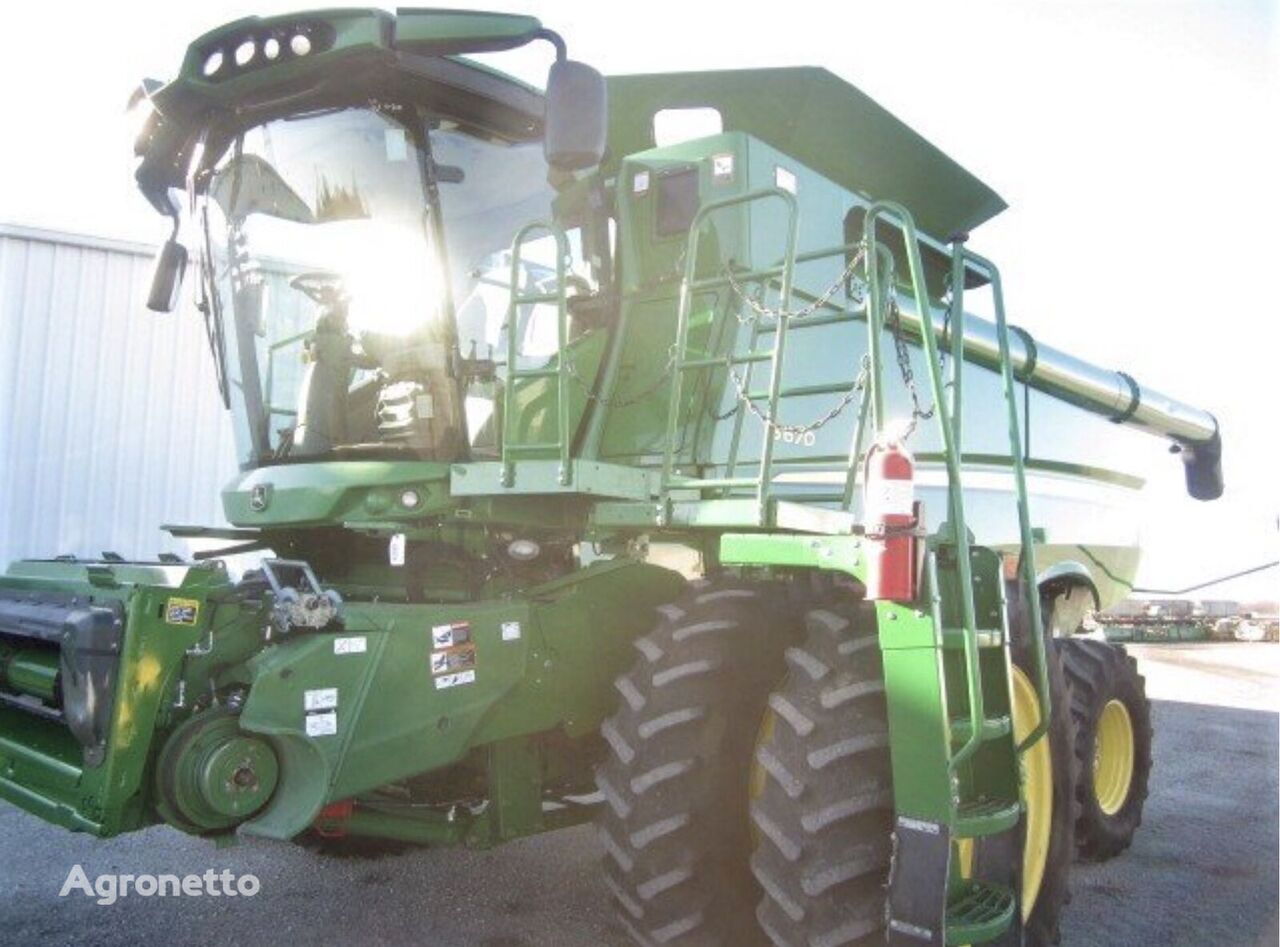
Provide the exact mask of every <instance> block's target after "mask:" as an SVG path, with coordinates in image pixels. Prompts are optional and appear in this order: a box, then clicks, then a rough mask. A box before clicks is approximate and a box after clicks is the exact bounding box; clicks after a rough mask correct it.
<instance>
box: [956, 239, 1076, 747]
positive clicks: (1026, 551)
mask: <svg viewBox="0 0 1280 947" xmlns="http://www.w3.org/2000/svg"><path fill="white" fill-rule="evenodd" d="M960 253H961V254H962V255H963V258H964V259H965V260H967V261H968V262H970V263H973V264H974V265H976V266H978V267H981V268H982V269H984V270H985V271H986V273H987V276H988V277H990V279H991V293H992V298H993V301H994V303H995V318H996V339H997V341H998V344H999V346H1000V374H1001V376H1002V378H1003V380H1004V399H1005V405H1006V408H1007V410H1008V420H1009V457H1010V460H1011V461H1012V462H1013V480H1014V491H1015V495H1016V498H1017V502H1018V528H1019V530H1020V532H1021V539H1022V554H1021V556H1020V557H1019V560H1018V568H1019V571H1021V573H1022V581H1023V584H1024V586H1025V589H1026V591H1025V598H1026V600H1027V614H1028V618H1029V619H1030V622H1029V624H1030V626H1031V627H1030V628H1029V629H1028V634H1029V635H1030V637H1031V653H1032V654H1033V655H1034V656H1035V662H1036V690H1037V698H1038V700H1039V704H1040V722H1039V723H1037V724H1036V726H1035V728H1034V729H1033V730H1032V731H1031V733H1029V734H1027V737H1026V739H1024V740H1022V741H1021V742H1020V743H1019V744H1018V752H1019V753H1023V752H1026V751H1027V750H1029V749H1030V748H1031V747H1032V746H1034V745H1035V743H1036V742H1037V741H1038V740H1040V739H1041V738H1042V737H1043V736H1045V734H1047V733H1048V732H1049V715H1050V714H1051V713H1052V712H1053V703H1052V698H1051V697H1050V695H1049V666H1048V661H1047V658H1046V656H1045V647H1044V627H1043V625H1042V622H1043V620H1044V619H1043V616H1042V614H1041V611H1040V592H1039V589H1038V588H1037V586H1036V554H1035V537H1034V536H1033V535H1032V533H1031V511H1030V509H1029V508H1028V506H1027V477H1026V469H1025V467H1024V463H1023V456H1022V437H1021V432H1020V431H1019V429H1018V402H1017V397H1016V394H1015V391H1016V389H1015V388H1014V378H1013V363H1012V360H1011V359H1010V358H1009V324H1008V322H1007V321H1006V320H1005V313H1004V293H1003V291H1002V288H1001V282H1000V270H999V269H998V268H997V267H996V265H995V264H994V263H992V262H991V261H990V260H988V259H986V258H984V257H981V256H979V255H978V254H976V253H973V252H971V251H969V250H961V251H960Z"/></svg>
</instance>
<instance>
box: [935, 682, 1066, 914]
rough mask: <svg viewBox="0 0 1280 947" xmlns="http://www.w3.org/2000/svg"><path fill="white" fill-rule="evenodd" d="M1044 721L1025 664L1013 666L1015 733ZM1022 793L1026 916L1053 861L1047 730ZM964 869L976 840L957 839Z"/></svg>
mask: <svg viewBox="0 0 1280 947" xmlns="http://www.w3.org/2000/svg"><path fill="white" fill-rule="evenodd" d="M1039 723H1040V702H1039V701H1038V700H1037V699H1036V689H1035V686H1034V685H1032V683H1031V679H1030V678H1028V677H1027V675H1026V674H1024V673H1023V671H1022V669H1021V668H1018V667H1015V668H1014V669H1013V733H1014V739H1015V740H1017V741H1018V742H1021V741H1022V740H1025V739H1026V738H1027V735H1028V734H1030V733H1031V731H1032V730H1034V729H1035V728H1036V727H1037V726H1038V725H1039ZM1022 796H1023V799H1025V800H1026V804H1027V831H1026V847H1025V848H1023V850H1022V919H1023V920H1024V921H1025V920H1026V919H1027V918H1028V917H1030V916H1031V911H1032V909H1033V908H1034V907H1035V906H1036V899H1037V898H1038V897H1039V896H1040V885H1041V884H1043V883H1044V871H1045V866H1047V865H1048V863H1049V841H1050V839H1051V837H1052V835H1053V756H1052V754H1051V752H1050V750H1049V737H1048V735H1047V734H1046V735H1045V736H1044V737H1042V738H1041V739H1040V740H1038V741H1037V742H1036V745H1035V746H1033V747H1032V748H1031V749H1030V750H1028V751H1027V752H1026V753H1024V754H1023V756H1022ZM956 849H957V852H956V854H957V857H958V858H959V863H960V872H961V874H963V875H964V876H965V877H968V876H969V875H970V874H971V873H972V872H973V840H972V839H960V840H959V841H958V842H957V843H956Z"/></svg>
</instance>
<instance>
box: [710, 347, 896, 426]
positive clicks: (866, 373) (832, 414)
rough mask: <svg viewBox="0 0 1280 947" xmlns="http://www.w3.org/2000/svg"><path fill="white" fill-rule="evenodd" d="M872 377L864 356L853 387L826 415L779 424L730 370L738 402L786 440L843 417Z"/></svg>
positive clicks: (724, 415) (720, 418) (867, 358)
mask: <svg viewBox="0 0 1280 947" xmlns="http://www.w3.org/2000/svg"><path fill="white" fill-rule="evenodd" d="M870 377H871V359H870V357H868V356H866V355H864V356H863V357H862V370H861V371H860V372H858V377H857V378H855V379H854V381H853V387H851V388H850V389H849V390H848V391H846V392H845V393H844V395H843V397H841V399H840V400H839V401H837V402H836V403H835V404H834V405H833V406H832V407H831V408H830V409H829V410H828V411H827V413H826V414H824V415H822V416H821V417H818V418H815V419H814V420H812V421H810V422H809V423H808V424H779V423H778V422H777V420H776V419H775V418H774V417H773V416H772V415H768V414H765V413H764V412H763V411H761V410H760V409H759V408H758V407H756V401H755V399H754V398H752V397H750V393H749V392H748V390H747V382H746V380H745V379H743V377H742V376H741V375H739V374H738V372H737V371H736V370H735V369H734V368H733V367H730V368H729V380H730V381H731V382H732V383H733V387H734V390H735V391H736V392H737V394H738V400H739V401H740V402H741V403H742V405H743V406H744V407H745V408H746V409H747V410H748V411H749V412H751V414H753V415H754V416H755V418H756V419H757V420H758V421H759V422H760V423H761V424H763V425H764V426H765V428H767V429H769V430H771V431H774V432H776V433H777V435H778V436H779V437H782V438H784V439H785V438H791V439H795V438H801V437H804V436H805V435H806V434H814V433H816V432H817V431H819V430H821V429H822V427H823V426H824V425H827V424H829V423H831V422H832V421H834V420H835V419H836V418H838V417H839V416H840V415H841V413H842V412H843V411H844V409H845V408H847V407H849V405H850V404H852V403H853V400H854V399H855V398H857V397H858V392H860V391H862V390H863V389H865V388H866V387H867V380H868V379H869V378H870ZM737 410H738V409H737V408H734V409H733V410H732V411H730V412H728V413H726V414H723V415H719V416H717V417H716V418H715V420H717V421H723V420H725V419H726V418H729V417H731V416H732V415H734V414H735V413H737Z"/></svg>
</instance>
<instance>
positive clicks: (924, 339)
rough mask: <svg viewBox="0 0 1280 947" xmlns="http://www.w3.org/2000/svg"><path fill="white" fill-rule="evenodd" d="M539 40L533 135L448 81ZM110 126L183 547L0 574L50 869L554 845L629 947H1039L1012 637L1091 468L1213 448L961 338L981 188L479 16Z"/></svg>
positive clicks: (1055, 842) (201, 59)
mask: <svg viewBox="0 0 1280 947" xmlns="http://www.w3.org/2000/svg"><path fill="white" fill-rule="evenodd" d="M539 42H547V43H549V44H550V45H551V47H552V50H553V52H554V63H553V65H552V67H551V70H550V73H549V75H548V81H547V87H546V90H545V93H542V92H539V91H538V90H536V89H533V88H530V87H529V86H526V85H524V84H523V83H521V82H518V81H516V80H514V79H511V78H509V77H507V76H505V75H503V74H501V73H498V72H496V71H494V70H493V69H492V68H490V67H489V66H487V65H485V66H481V65H479V64H477V63H476V62H473V61H472V60H470V59H468V58H467V57H468V56H469V55H475V54H481V53H497V52H503V51H506V50H511V49H515V48H517V47H520V46H524V45H527V44H530V43H539ZM135 106H136V107H137V108H138V109H139V128H140V133H139V137H138V141H137V153H138V156H139V159H140V160H139V165H138V171H137V181H138V185H139V187H140V188H141V190H142V192H143V194H144V195H145V196H146V197H147V199H148V200H149V201H150V202H151V203H152V204H153V205H154V206H155V207H156V209H157V210H158V211H160V212H161V213H162V214H164V215H166V216H167V217H169V218H171V220H172V224H173V236H172V238H171V239H170V240H169V241H168V242H167V243H166V244H165V246H164V248H163V249H162V252H161V253H160V255H159V257H158V263H157V272H156V281H155V284H154V286H153V288H152V292H151V294H150V304H151V305H152V307H153V308H157V309H167V308H171V307H172V304H173V300H174V299H175V298H176V297H177V287H178V284H179V282H180V280H181V276H182V274H183V272H185V270H186V268H187V260H188V257H189V255H193V256H194V259H195V267H194V269H195V271H196V280H197V284H198V285H197V287H196V293H195V295H196V300H197V308H198V309H199V311H200V313H201V315H202V317H203V319H204V323H205V327H206V329H207V335H208V340H209V344H210V349H211V352H212V357H213V360H214V363H215V366H216V369H217V381H218V386H219V389H220V394H221V397H222V398H223V400H224V402H225V404H226V405H227V407H228V408H229V410H230V413H231V418H232V424H233V428H234V433H235V441H236V449H237V452H238V456H239V461H240V473H239V474H238V475H237V476H236V477H235V479H234V480H233V481H232V482H231V483H230V484H229V485H228V486H227V488H226V490H225V492H224V495H223V500H224V508H225V512H226V518H227V520H228V521H229V522H230V524H232V525H231V526H229V527H212V526H193V525H181V526H170V527H167V528H168V529H169V530H170V532H171V533H173V534H174V535H175V536H179V537H188V538H193V539H200V540H202V541H210V540H212V541H221V542H222V543H224V544H225V545H223V546H222V548H219V549H214V550H212V551H204V552H201V553H200V554H199V558H198V561H196V562H193V563H183V564H174V563H124V562H119V561H102V562H99V561H83V560H76V559H58V560H48V561H26V562H20V563H16V564H14V565H13V566H12V567H11V568H10V569H9V571H8V573H7V574H6V575H5V576H4V577H3V578H0V797H3V798H4V799H7V800H9V801H11V802H13V803H15V804H17V805H19V806H22V807H24V808H26V809H27V810H29V811H31V812H34V813H36V814H38V815H40V816H41V817H43V818H45V819H47V820H49V821H50V822H54V823H56V824H59V825H62V826H65V827H67V828H71V829H75V830H81V831H86V832H90V833H93V834H95V835H99V836H111V835H115V834H118V833H121V832H127V831H131V830H134V829H138V828H142V827H144V826H146V825H149V824H153V823H155V822H160V821H163V822H166V823H168V824H170V825H173V826H176V827H177V828H179V829H181V830H183V831H185V832H189V833H192V834H196V835H201V836H209V837H213V838H217V839H230V838H233V837H234V835H235V834H240V835H258V836H264V837H268V838H274V839H293V838H299V837H303V836H307V835H314V834H317V833H318V834H319V835H321V836H323V837H324V838H325V839H327V840H328V842H329V843H331V844H337V843H338V842H339V841H340V840H341V838H342V837H345V836H359V837H365V838H382V839H393V840H397V841H410V842H418V843H424V844H437V845H446V844H466V845H475V846H485V845H493V844H496V843H499V842H502V841H505V840H508V839H511V838H516V837H519V836H522V835H528V834H531V833H535V832H541V831H546V830H548V829H551V828H555V827H558V826H563V825H571V824H575V823H579V822H582V821H585V820H587V819H596V820H597V821H598V822H599V823H600V825H601V827H602V835H603V838H604V839H605V847H606V850H607V856H606V867H605V871H606V876H607V878H608V881H609V883H610V886H611V888H612V889H613V891H614V893H615V896H616V900H617V903H618V906H619V909H620V917H621V919H622V921H623V924H624V926H625V927H626V928H627V929H628V930H629V931H630V932H632V933H633V935H634V937H635V939H636V940H637V941H639V942H640V943H664V944H685V943H689V944H692V943H711V942H714V943H749V942H755V941H760V940H763V939H765V938H772V939H773V940H774V941H775V942H776V943H779V944H783V943H799V942H805V943H809V942H822V943H831V944H837V943H840V944H844V943H857V944H861V943H872V942H883V939H884V938H885V937H888V938H889V940H890V942H892V943H895V944H896V943H901V944H908V943H909V944H918V943H933V944H942V943H948V944H962V943H968V944H978V943H996V942H999V943H1008V944H1012V943H1019V942H1023V941H1025V942H1027V943H1035V944H1041V943H1048V942H1050V940H1051V939H1052V938H1053V937H1054V936H1055V934H1056V929H1057V923H1058V917H1059V912H1060V909H1061V906H1062V904H1063V903H1064V901H1065V897H1066V871H1067V865H1068V864H1069V862H1070V858H1071V854H1072V848H1073V843H1072V832H1073V831H1074V818H1075V814H1074V811H1073V802H1072V800H1073V799H1074V797H1075V796H1074V794H1075V780H1076V779H1077V778H1078V774H1077V773H1076V771H1075V769H1074V767H1075V763H1074V761H1075V759H1076V753H1075V747H1074V744H1073V742H1072V735H1073V729H1072V728H1073V727H1074V726H1075V724H1074V723H1073V722H1072V718H1071V716H1070V715H1069V714H1068V713H1067V712H1066V710H1065V709H1064V703H1063V700H1062V698H1063V693H1064V691H1063V688H1064V687H1065V684H1064V683H1063V678H1062V668H1061V658H1060V655H1059V653H1058V648H1057V646H1056V643H1054V644H1053V645H1051V644H1050V642H1049V638H1050V637H1051V635H1052V633H1054V632H1053V629H1055V628H1056V627H1057V625H1060V624H1062V623H1063V622H1065V621H1066V619H1065V618H1064V617H1063V616H1064V615H1066V614H1067V613H1068V611H1069V610H1068V609H1066V608H1059V607H1058V604H1059V603H1060V602H1065V601H1067V600H1070V601H1071V602H1072V603H1078V602H1079V601H1080V598H1081V595H1082V594H1083V595H1084V596H1085V597H1086V598H1089V599H1091V600H1093V601H1095V602H1103V601H1105V600H1107V599H1108V598H1110V597H1113V596H1114V595H1115V594H1116V593H1117V591H1118V590H1119V589H1120V587H1121V586H1122V585H1123V583H1124V582H1125V581H1129V580H1131V579H1132V576H1133V572H1134V570H1135V569H1136V564H1137V554H1136V540H1135V539H1134V537H1133V533H1132V531H1131V530H1129V528H1128V526H1127V525H1126V524H1127V522H1128V516H1127V514H1126V513H1125V512H1124V510H1125V506H1126V504H1127V503H1128V502H1129V501H1128V496H1129V495H1131V494H1132V491H1133V490H1134V489H1136V488H1137V487H1138V486H1140V483H1141V481H1140V480H1138V479H1137V478H1135V477H1134V476H1132V474H1130V473H1127V472H1125V471H1123V470H1114V469H1110V468H1109V465H1108V457H1109V456H1110V454H1109V453H1103V454H1101V455H1100V454H1099V452H1098V446H1097V445H1098V444H1099V443H1106V444H1109V445H1115V453H1116V455H1117V456H1120V455H1123V454H1125V453H1126V452H1127V451H1128V450H1129V449H1130V447H1131V446H1132V445H1131V441H1132V440H1133V438H1132V436H1131V432H1132V431H1135V430H1136V431H1142V432H1146V433H1148V434H1150V433H1154V434H1157V435H1160V436H1163V437H1165V438H1168V439H1169V440H1171V441H1172V442H1173V444H1174V446H1175V447H1176V448H1177V449H1178V450H1179V451H1180V452H1181V454H1182V456H1183V459H1184V460H1185V461H1186V463H1187V471H1188V475H1187V476H1188V486H1189V488H1190V490H1191V492H1192V493H1193V495H1195V496H1198V497H1201V498H1211V497H1212V496H1215V495H1216V494H1217V493H1218V492H1220V490H1221V474H1220V463H1219V455H1220V441H1219V436H1218V431H1217V424H1216V422H1215V420H1214V419H1213V417H1212V416H1211V415H1209V414H1207V413H1206V412H1203V411H1200V410H1198V409H1196V408H1193V407H1191V406H1188V405H1184V404H1181V403H1179V402H1177V401H1175V400H1173V399H1171V398H1168V397H1166V396H1163V395H1159V394H1158V393H1154V392H1151V391H1150V390H1149V389H1145V388H1143V387H1142V386H1140V385H1139V384H1138V383H1137V382H1135V381H1134V380H1133V379H1132V378H1131V377H1130V376H1128V375H1126V374H1124V373H1122V372H1112V371H1107V370H1104V369H1101V368H1097V367H1095V366H1092V365H1090V364H1088V363H1086V362H1083V361H1081V360H1079V359H1076V358H1074V357H1072V356H1069V355H1066V354H1065V353H1062V352H1059V351H1057V350H1055V349H1053V348H1051V347H1050V346H1048V345H1045V344H1043V343H1040V342H1037V341H1036V340H1034V339H1032V337H1031V336H1030V335H1029V334H1028V333H1026V332H1025V331H1023V330H1020V329H1016V328H1013V327H1011V326H1009V325H1008V324H1007V323H1006V320H1005V314H1004V309H1003V301H1002V298H1001V294H1000V279H999V272H998V270H997V268H996V267H995V266H994V264H992V263H991V262H990V261H988V260H985V259H983V258H982V257H980V256H978V255H976V254H974V253H973V252H971V251H970V250H969V249H968V248H967V247H966V243H965V237H964V236H963V235H964V234H965V233H967V232H968V231H970V230H972V229H973V228H975V227H977V226H978V225H979V224H981V223H982V222H983V221H985V220H987V219H989V218H990V217H991V216H993V215H994V214H996V213H998V212H999V211H1000V210H1001V209H1002V208H1003V206H1004V205H1003V202H1002V201H1001V200H1000V198H999V197H998V196H997V195H996V194H995V193H994V192H993V191H992V190H991V189H990V188H988V187H987V186H986V185H985V184H983V183H982V182H981V181H979V180H977V179H976V178H975V177H973V176H972V175H971V174H969V173H968V172H967V171H965V170H964V169H963V168H961V167H960V166H959V165H958V164H956V163H955V162H954V161H952V160H951V159H950V158H948V157H947V156H946V155H944V154H943V153H942V152H941V151H939V150H938V149H936V148H934V147H933V146H932V145H930V144H929V143H928V142H925V141H924V140H923V139H921V138H920V137H919V136H918V135H916V134H915V133H914V132H912V131H911V130H910V129H908V128H907V127H906V126H904V125H903V124H902V123H900V122H898V121H897V120H896V119H894V118H893V117H892V116H891V115H889V114H888V113H887V112H886V111H884V110H883V109H882V108H881V107H880V106H878V105H877V104H876V103H874V102H872V101H871V100H870V99H869V98H867V97H866V96H864V95H863V94H862V93H860V92H858V91H857V90H856V89H853V88H852V87H850V86H849V85H847V84H846V83H844V82H843V81H841V80H840V79H838V78H836V77H835V76H833V75H831V74H830V73H827V72H825V71H823V70H820V69H807V68H805V69H780V70H759V71H738V72H725V73H686V74H672V75H654V76H622V77H610V78H608V79H605V78H604V77H602V76H601V75H600V74H599V73H598V72H596V71H595V70H593V69H591V68H590V67H588V66H585V65H583V64H581V63H577V62H574V61H573V60H571V59H569V58H568V55H567V50H566V47H565V44H564V42H563V41H562V40H561V39H560V37H559V36H557V35H556V34H554V33H552V32H550V31H549V30H547V29H545V28H543V27H542V26H541V24H540V23H539V22H538V21H537V20H536V19H534V18H532V17H528V16H506V15H500V14H487V13H473V12H451V11H442V10H400V11H398V12H397V13H395V14H394V15H392V14H388V13H384V12H381V11H375V10H340V11H324V12H314V13H302V14H298V15H295V16H281V17H272V18H267V19H257V18H251V19H246V20H241V21H237V22H235V23H232V24H229V25H227V26H224V27H221V28H219V29H217V30H214V31H213V32H211V33H209V34H206V35H205V36H203V37H201V38H199V39H197V40H196V41H195V42H194V43H193V44H192V45H191V47H190V48H189V50H188V52H187V55H186V58H185V59H184V61H183V64H182V67H181V70H180V73H179V75H178V77H177V78H176V79H174V80H173V81H172V82H170V83H168V84H163V85H162V84H159V83H154V82H148V83H144V84H143V86H142V87H141V88H140V89H139V91H138V93H137V94H136V95H135ZM671 116H675V118H676V119H677V121H676V122H675V125H677V126H680V125H682V124H683V125H684V126H685V127H686V128H687V127H689V123H690V122H692V121H693V120H694V119H696V120H697V121H699V122H702V123H703V127H701V128H700V129H699V130H698V131H697V132H696V134H685V135H684V136H682V137H678V138H676V139H674V140H667V139H666V138H665V136H662V138H661V140H659V137H657V136H656V134H655V129H656V128H657V127H659V126H663V125H664V122H663V121H662V119H663V118H664V117H666V118H668V119H669V118H671ZM670 124H671V123H670V122H667V123H665V127H670ZM188 246H190V247H191V248H193V250H194V254H189V253H188V250H187V247H188ZM980 288H984V291H988V292H990V293H991V296H992V300H993V303H994V313H995V320H994V322H986V321H983V320H981V319H978V318H976V317H974V316H972V315H969V314H967V313H966V311H965V308H964V307H965V302H964V301H965V296H966V293H972V292H974V291H976V290H978V289H980ZM1033 430H1034V431H1036V432H1038V433H1037V434H1036V436H1035V437H1032V431H1033ZM1138 440H1141V439H1140V438H1139V439H1138ZM1033 445H1034V450H1033ZM673 549H679V550H682V551H683V552H684V553H686V554H691V557H692V558H693V559H694V560H696V563H697V564H696V565H695V566H692V567H690V568H689V569H686V570H685V571H686V572H688V571H693V572H696V573H698V574H699V576H700V577H698V578H696V579H694V580H692V581H690V577H689V576H688V575H687V574H681V573H680V572H678V571H676V570H674V569H671V568H666V567H664V566H662V565H660V564H659V562H663V561H669V560H668V559H664V558H663V557H664V555H665V554H666V553H669V552H670V551H671V550H673ZM1081 550H1084V553H1085V554H1086V555H1085V557H1084V561H1078V560H1079V558H1080V556H1081V552H1080V551H1081ZM236 553H257V554H263V555H265V556H266V558H264V559H263V561H262V563H261V565H260V566H259V567H258V568H254V569H251V570H250V571H248V572H246V573H245V574H244V575H243V576H239V577H236V576H232V575H231V574H230V573H229V571H228V569H227V568H226V566H225V565H224V564H223V558H224V557H225V556H227V555H231V554H236ZM686 558H688V555H687V556H686ZM1072 607H1073V608H1074V607H1075V605H1074V604H1073V606H1072ZM1072 614H1074V612H1072ZM1042 629H1049V631H1050V633H1049V634H1043V633H1042ZM1073 630H1074V629H1073V628H1065V629H1063V628H1057V631H1058V632H1065V633H1067V634H1069V633H1070V632H1071V631H1073ZM1124 785H1126V786H1135V787H1137V786H1138V784H1137V783H1136V782H1134V781H1132V780H1130V782H1128V783H1125V784H1124ZM1126 791H1127V790H1126ZM1120 795H1121V797H1123V796H1124V793H1121V794H1120ZM1138 795H1139V793H1138V790H1137V789H1136V788H1135V789H1134V790H1133V798H1135V799H1137V803H1136V804H1137V805H1138V806H1139V807H1140V805H1141V800H1140V798H1138ZM1113 802H1114V800H1113ZM1115 804H1116V805H1117V807H1119V808H1117V809H1116V810H1115V811H1117V812H1120V811H1122V808H1123V806H1124V805H1126V804H1127V803H1126V802H1125V799H1124V798H1120V799H1119V801H1118V802H1115ZM893 850H896V856H895V857H894V858H892V866H893V867H892V873H891V872H890V863H891V858H890V854H891V851H893ZM886 885H887V886H888V887H887V890H888V895H887V898H888V906H887V911H886V894H885V891H886Z"/></svg>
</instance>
